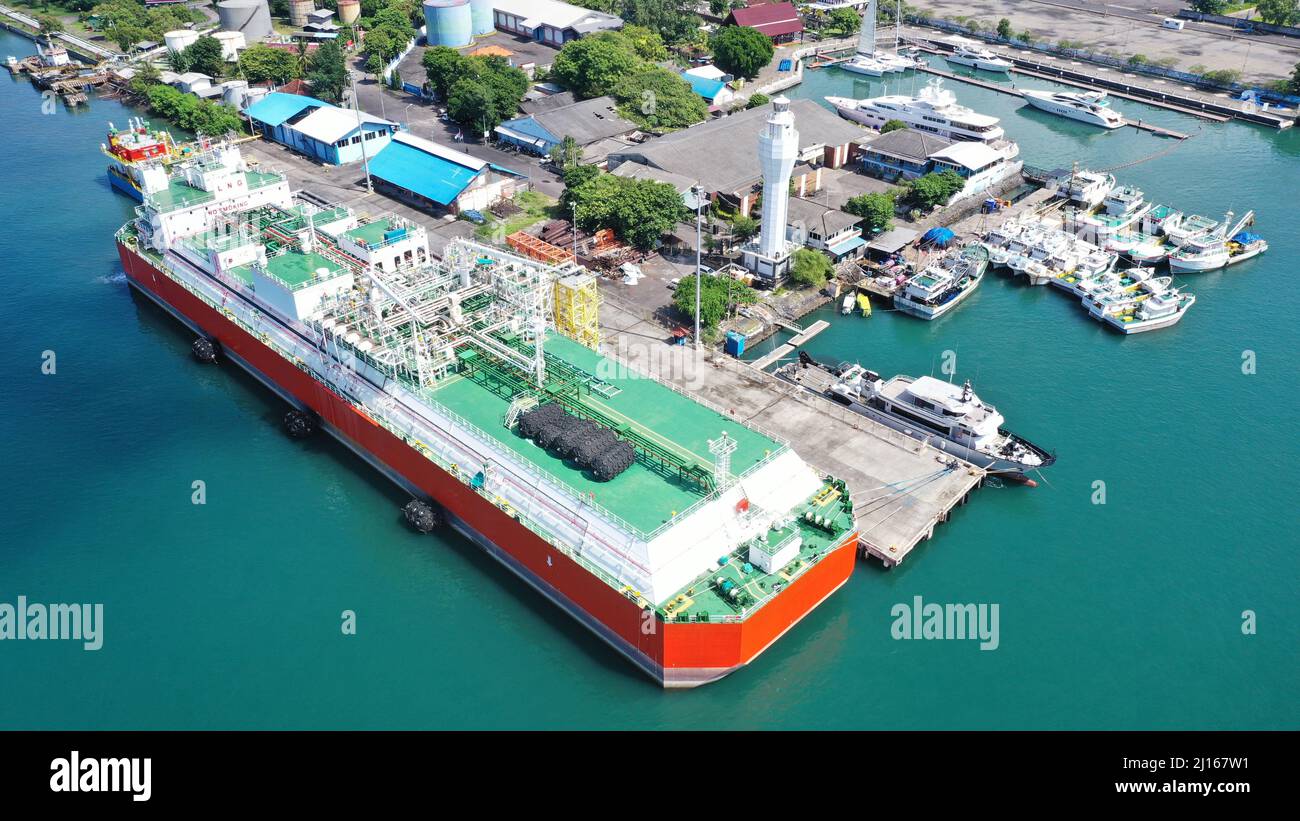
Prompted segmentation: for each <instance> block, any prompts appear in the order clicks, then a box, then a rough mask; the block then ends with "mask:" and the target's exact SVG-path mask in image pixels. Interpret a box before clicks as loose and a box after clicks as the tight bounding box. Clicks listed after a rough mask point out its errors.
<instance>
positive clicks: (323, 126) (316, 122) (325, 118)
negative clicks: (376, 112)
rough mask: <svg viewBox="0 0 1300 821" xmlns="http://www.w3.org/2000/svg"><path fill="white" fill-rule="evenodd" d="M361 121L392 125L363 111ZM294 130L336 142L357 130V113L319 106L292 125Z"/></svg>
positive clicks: (316, 138)
mask: <svg viewBox="0 0 1300 821" xmlns="http://www.w3.org/2000/svg"><path fill="white" fill-rule="evenodd" d="M361 122H363V123H370V124H375V125H387V126H389V127H392V126H393V125H394V123H391V122H389V121H388V120H383V119H380V118H379V117H372V116H370V115H369V114H365V113H362V115H361ZM292 128H293V130H294V131H297V132H298V133H300V134H305V135H307V136H308V137H311V138H312V139H313V140H319V141H320V142H323V143H335V142H338V141H339V140H341V139H343V138H344V137H346V136H348V135H349V134H351V133H352V132H353V131H356V130H357V128H358V125H357V113H356V112H355V111H348V110H346V109H342V108H334V107H332V106H331V107H329V108H318V109H316V110H315V111H313V112H312V113H310V114H308V115H307V116H306V117H304V118H302V119H301V120H299V121H298V122H296V123H294V124H293V126H292Z"/></svg>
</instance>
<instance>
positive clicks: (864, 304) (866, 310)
mask: <svg viewBox="0 0 1300 821" xmlns="http://www.w3.org/2000/svg"><path fill="white" fill-rule="evenodd" d="M858 310H859V311H861V312H862V315H863V316H864V317H866V316H871V297H870V296H868V295H867V294H864V293H861V292H859V293H858Z"/></svg>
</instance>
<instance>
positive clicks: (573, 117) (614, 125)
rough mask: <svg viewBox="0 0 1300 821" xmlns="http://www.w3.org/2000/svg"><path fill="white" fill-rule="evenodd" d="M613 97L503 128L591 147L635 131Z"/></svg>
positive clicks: (522, 119) (516, 121) (539, 114)
mask: <svg viewBox="0 0 1300 821" xmlns="http://www.w3.org/2000/svg"><path fill="white" fill-rule="evenodd" d="M615 105H617V103H616V102H615V101H614V98H613V97H593V98H592V99H590V100H583V101H582V102H580V103H574V104H573V105H567V106H563V107H561V108H554V109H551V110H549V111H539V112H537V113H536V114H530V115H528V116H527V117H519V118H517V119H514V120H509V121H507V122H504V123H502V124H501V125H502V126H503V127H505V128H507V129H509V130H511V131H516V132H519V133H521V134H527V135H528V136H530V137H540V138H543V139H546V140H548V141H550V142H559V141H560V140H562V139H564V138H565V137H572V138H573V139H574V140H576V141H577V143H578V145H589V144H591V143H594V142H596V141H597V140H603V139H605V138H606V137H616V136H618V135H620V134H628V133H630V132H633V131H636V129H637V126H636V123H634V122H631V121H630V120H625V119H623V118H622V117H620V116H619V115H618V112H617V111H616V110H615Z"/></svg>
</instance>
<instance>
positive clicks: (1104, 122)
mask: <svg viewBox="0 0 1300 821" xmlns="http://www.w3.org/2000/svg"><path fill="white" fill-rule="evenodd" d="M1024 95H1025V102H1027V103H1029V104H1030V105H1031V106H1033V107H1034V108H1037V109H1039V110H1041V111H1046V112H1047V113H1049V114H1055V115H1057V116H1058V117H1068V118H1070V119H1071V120H1078V121H1079V122H1083V123H1088V124H1089V125H1099V126H1101V127H1102V128H1123V127H1124V123H1125V120H1124V117H1123V116H1121V115H1120V114H1119V113H1118V112H1116V111H1114V110H1113V109H1111V108H1109V105H1110V102H1109V101H1108V100H1107V99H1106V92H1104V91H1033V90H1026V91H1025V92H1024Z"/></svg>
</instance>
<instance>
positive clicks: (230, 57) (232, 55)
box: [212, 31, 248, 63]
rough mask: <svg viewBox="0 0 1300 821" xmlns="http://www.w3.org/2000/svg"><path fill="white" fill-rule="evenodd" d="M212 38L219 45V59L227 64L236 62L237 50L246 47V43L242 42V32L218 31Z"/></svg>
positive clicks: (237, 57)
mask: <svg viewBox="0 0 1300 821" xmlns="http://www.w3.org/2000/svg"><path fill="white" fill-rule="evenodd" d="M212 36H213V37H215V38H216V40H217V42H218V43H220V44H221V59H223V60H225V61H226V62H227V63H233V62H235V61H236V60H238V59H239V50H240V49H242V48H247V47H248V43H247V42H246V41H245V40H244V34H243V32H239V31H218V32H217V33H215V34H213V35H212Z"/></svg>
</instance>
